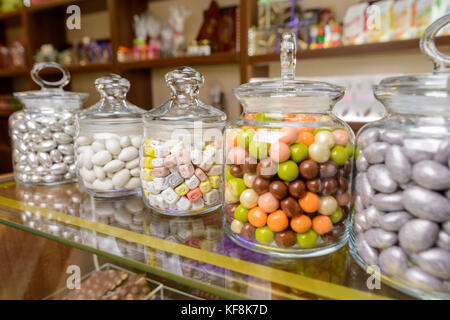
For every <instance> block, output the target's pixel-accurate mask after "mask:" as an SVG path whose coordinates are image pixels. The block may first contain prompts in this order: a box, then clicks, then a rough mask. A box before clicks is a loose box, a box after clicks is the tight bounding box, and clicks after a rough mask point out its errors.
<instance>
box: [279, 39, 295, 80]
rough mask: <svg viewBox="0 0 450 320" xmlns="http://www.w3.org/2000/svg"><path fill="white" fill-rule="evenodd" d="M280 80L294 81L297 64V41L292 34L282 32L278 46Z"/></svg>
mask: <svg viewBox="0 0 450 320" xmlns="http://www.w3.org/2000/svg"><path fill="white" fill-rule="evenodd" d="M280 60H281V79H282V80H294V78H295V65H296V63H297V40H296V37H295V33H294V32H284V33H283V35H282V36H281V44H280Z"/></svg>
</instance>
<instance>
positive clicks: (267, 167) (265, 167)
mask: <svg viewBox="0 0 450 320" xmlns="http://www.w3.org/2000/svg"><path fill="white" fill-rule="evenodd" d="M277 171H278V165H277V163H276V162H274V161H273V160H272V159H270V158H269V159H264V160H261V161H260V162H259V163H258V165H257V166H256V173H257V174H258V175H259V176H261V177H263V178H271V177H273V176H274V175H275V174H276V173H277Z"/></svg>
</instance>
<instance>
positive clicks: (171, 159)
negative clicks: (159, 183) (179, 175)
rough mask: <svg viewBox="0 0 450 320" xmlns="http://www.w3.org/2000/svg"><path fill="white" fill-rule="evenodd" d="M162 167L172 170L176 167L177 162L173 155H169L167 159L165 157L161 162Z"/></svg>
mask: <svg viewBox="0 0 450 320" xmlns="http://www.w3.org/2000/svg"><path fill="white" fill-rule="evenodd" d="M163 165H164V166H165V167H167V168H169V169H170V168H173V167H175V166H176V165H177V160H176V157H175V155H170V156H168V157H165V158H164V160H163Z"/></svg>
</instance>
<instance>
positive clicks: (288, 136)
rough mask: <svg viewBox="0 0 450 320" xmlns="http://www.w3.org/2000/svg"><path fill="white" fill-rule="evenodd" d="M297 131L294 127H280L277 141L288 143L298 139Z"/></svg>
mask: <svg viewBox="0 0 450 320" xmlns="http://www.w3.org/2000/svg"><path fill="white" fill-rule="evenodd" d="M298 136H299V131H298V129H297V128H294V127H283V128H281V129H280V138H279V139H278V141H280V142H284V143H286V144H290V143H293V142H295V141H296V140H297V139H298Z"/></svg>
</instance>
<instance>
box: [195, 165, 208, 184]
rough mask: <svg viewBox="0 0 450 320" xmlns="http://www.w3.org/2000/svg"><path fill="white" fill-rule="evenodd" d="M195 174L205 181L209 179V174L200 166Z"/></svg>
mask: <svg viewBox="0 0 450 320" xmlns="http://www.w3.org/2000/svg"><path fill="white" fill-rule="evenodd" d="M194 174H195V176H196V177H197V178H198V179H199V180H200V181H205V180H206V179H208V176H207V175H206V174H205V173H204V172H203V170H202V169H200V168H197V169H195V171H194Z"/></svg>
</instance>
